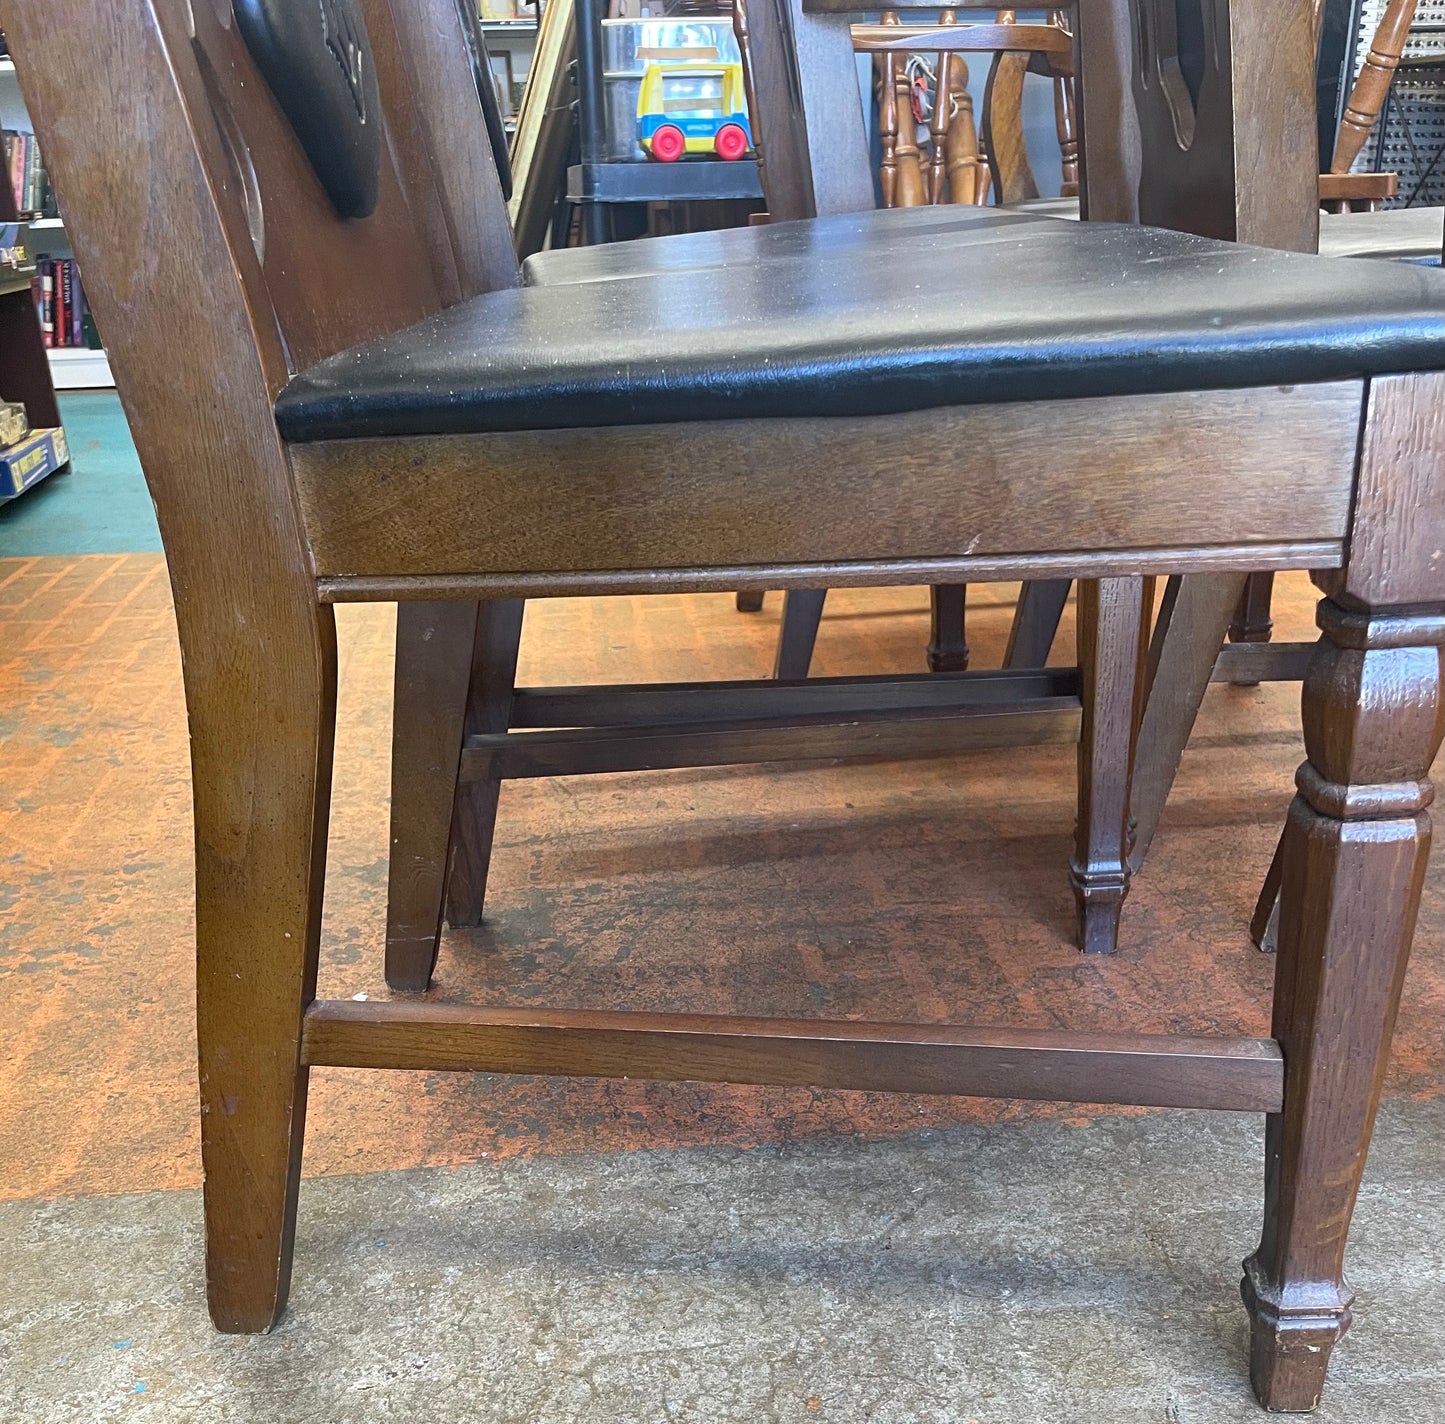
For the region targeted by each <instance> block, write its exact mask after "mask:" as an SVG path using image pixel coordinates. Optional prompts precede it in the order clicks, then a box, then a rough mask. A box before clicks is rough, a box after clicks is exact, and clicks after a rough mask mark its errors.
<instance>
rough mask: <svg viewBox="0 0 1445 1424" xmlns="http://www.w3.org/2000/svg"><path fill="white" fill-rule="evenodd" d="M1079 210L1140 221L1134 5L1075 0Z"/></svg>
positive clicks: (1094, 217)
mask: <svg viewBox="0 0 1445 1424" xmlns="http://www.w3.org/2000/svg"><path fill="white" fill-rule="evenodd" d="M1075 14H1076V16H1077V23H1076V24H1075V25H1074V56H1075V67H1076V71H1077V82H1078V98H1079V104H1078V112H1077V115H1076V120H1077V125H1078V134H1079V162H1080V168H1081V174H1082V176H1081V181H1080V187H1079V210H1080V213H1081V214H1082V216H1083V217H1084V218H1085V219H1088V220H1090V221H1093V222H1123V223H1137V222H1138V221H1139V174H1140V170H1141V168H1142V166H1143V161H1144V157H1143V151H1142V145H1141V142H1140V136H1139V114H1138V109H1137V106H1136V103H1135V98H1134V36H1133V25H1132V17H1131V7H1130V6H1129V5H1122V4H1118V3H1116V0H1077V3H1076V6H1075Z"/></svg>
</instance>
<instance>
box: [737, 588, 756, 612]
mask: <svg viewBox="0 0 1445 1424" xmlns="http://www.w3.org/2000/svg"><path fill="white" fill-rule="evenodd" d="M733 598H734V602H735V603H736V604H737V610H738V612H739V613H761V612H762V610H763V591H762V589H760V588H744V589H739V590H738V592H737V593H736V594H734V595H733Z"/></svg>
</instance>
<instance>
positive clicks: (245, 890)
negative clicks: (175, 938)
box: [177, 594, 336, 1333]
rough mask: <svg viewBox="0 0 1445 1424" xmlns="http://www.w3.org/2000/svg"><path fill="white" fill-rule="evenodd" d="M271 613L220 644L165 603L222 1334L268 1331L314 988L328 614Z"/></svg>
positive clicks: (278, 1291) (281, 1259) (279, 1304)
mask: <svg viewBox="0 0 1445 1424" xmlns="http://www.w3.org/2000/svg"><path fill="white" fill-rule="evenodd" d="M212 598H213V600H214V601H215V602H217V603H219V602H221V601H222V600H221V596H220V594H214V595H212ZM278 601H279V600H278ZM258 602H259V600H258ZM273 611H274V610H273V609H272V610H268V609H266V608H265V607H264V606H263V607H261V608H260V612H259V613H258V615H257V618H256V619H255V620H254V621H253V622H251V623H250V624H248V625H247V626H246V628H245V632H246V635H247V636H246V638H245V639H244V640H238V639H234V638H232V639H230V640H227V639H226V638H225V637H224V636H214V635H215V634H216V633H217V632H218V630H217V629H214V628H212V629H210V630H209V632H210V633H211V634H212V636H211V637H206V636H203V631H204V630H202V629H201V628H188V624H189V623H190V622H191V621H192V618H191V615H190V614H188V612H187V610H186V608H185V606H184V600H178V601H177V615H178V621H179V623H180V625H181V646H182V648H183V650H184V651H185V653H186V656H185V659H184V664H185V671H186V703H187V710H188V713H189V717H190V731H191V756H192V769H193V788H194V789H193V795H194V799H195V824H196V1035H197V1042H198V1048H199V1066H200V1086H201V1156H202V1161H203V1164H204V1169H205V1219H206V1280H207V1292H208V1296H209V1300H210V1310H211V1318H212V1320H213V1321H215V1324H216V1328H217V1329H219V1330H223V1331H226V1332H228V1333H252V1332H256V1331H263V1330H268V1329H270V1327H271V1326H272V1325H273V1324H274V1323H275V1321H276V1320H277V1318H278V1317H279V1316H280V1314H281V1312H282V1310H283V1309H284V1307H285V1304H286V1294H287V1289H288V1286H289V1284H290V1277H291V1246H292V1239H293V1235H294V1231H295V1222H296V1193H297V1184H298V1182H299V1179H300V1171H301V1138H302V1132H303V1130H304V1125H305V1120H306V1083H307V1070H306V1068H305V1066H304V1065H303V1064H302V1058H301V1031H302V1021H303V1016H304V1014H305V1011H306V1007H307V1005H308V1004H309V1003H310V1002H311V1000H312V999H313V997H314V996H315V991H316V959H317V950H318V946H319V942H320V935H321V895H322V883H323V880H324V877H325V867H326V827H327V815H328V807H329V803H330V795H331V758H332V743H333V735H334V730H335V712H336V645H335V628H334V624H333V622H332V617H331V610H330V609H329V608H325V609H314V608H307V609H306V610H305V618H304V621H302V620H292V619H290V618H285V619H275V618H273V619H272V620H271V621H270V622H268V623H267V624H266V626H265V627H264V629H262V628H261V627H258V626H257V624H258V623H259V622H261V621H262V618H264V617H265V616H266V615H267V614H268V613H271V612H273ZM227 615H228V616H230V609H229V607H228V609H227ZM205 616H206V615H205V613H204V611H201V612H200V613H199V614H198V615H196V619H195V621H197V622H200V621H202V620H203V619H204V618H205ZM312 620H314V621H312ZM263 632H264V636H263Z"/></svg>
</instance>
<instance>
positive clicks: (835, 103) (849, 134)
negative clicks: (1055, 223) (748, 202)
mask: <svg viewBox="0 0 1445 1424" xmlns="http://www.w3.org/2000/svg"><path fill="white" fill-rule="evenodd" d="M851 8H852V9H853V10H854V11H855V12H857V13H859V14H861V13H864V12H865V10H866V6H865V5H862V4H860V5H856V6H852V7H851ZM923 8H925V7H924V6H922V5H921V4H909V3H908V0H904V3H902V4H896V5H894V6H892V7H889V8H888V9H886V10H884V11H883V12H882V14H883V23H882V24H877V25H853V24H851V20H852V19H853V18H854V15H852V14H850V13H848V10H849V6H848V4H847V0H824V3H823V4H821V5H820V6H819V8H818V9H817V10H816V11H815V10H814V9H813V8H812V7H811V6H810V5H808V4H807V3H805V0H735V3H734V22H735V25H736V27H737V29H738V38H739V42H740V45H741V47H742V49H743V53H744V64H745V71H746V73H747V75H748V81H749V97H750V103H751V107H752V111H753V128H754V141H755V144H756V146H757V149H758V154H759V161H760V163H761V165H762V177H763V191H764V193H765V195H766V198H767V204H768V212H769V214H770V215H771V217H772V218H773V220H774V221H787V220H789V219H793V218H801V217H814V216H819V215H822V214H826V213H837V212H858V211H863V210H866V209H867V208H871V207H872V206H873V205H874V185H873V174H872V170H871V161H870V150H869V145H868V139H867V132H866V125H865V123H864V119H863V109H862V98H861V95H860V92H859V86H858V82H857V67H856V64H855V60H854V56H855V53H868V54H873V55H875V56H876V57H877V61H876V69H877V82H878V84H879V86H880V91H879V98H880V104H879V107H880V129H881V131H882V139H883V170H882V173H881V187H882V192H883V203H884V206H885V207H892V206H895V205H897V206H900V207H908V206H912V205H913V204H914V203H917V202H944V201H950V200H953V201H960V200H962V201H979V202H981V201H983V200H984V197H985V193H986V188H987V182H988V179H989V177H990V173H991V170H990V165H989V160H988V158H987V156H986V154H985V152H984V151H983V149H984V145H970V144H969V143H968V142H967V140H968V136H969V135H970V134H971V133H972V128H973V115H972V105H971V101H970V102H969V105H968V108H967V110H963V109H962V104H963V100H964V98H965V95H966V84H967V69H966V63H965V61H964V59H963V56H964V55H965V54H977V55H988V56H990V57H991V59H992V63H991V65H990V67H989V70H988V80H987V84H986V86H985V91H984V99H983V105H982V111H983V115H984V119H985V122H984V130H985V134H986V135H987V136H989V137H994V138H995V141H996V143H997V145H998V148H999V152H998V153H997V154H996V155H995V156H994V164H993V171H992V176H993V178H994V180H995V182H996V185H997V187H998V189H999V191H1000V195H1001V197H1002V198H1003V200H1004V201H1008V202H1014V201H1019V200H1021V199H1023V198H1026V197H1035V196H1037V191H1038V190H1037V187H1036V186H1035V184H1034V179H1033V174H1032V171H1031V170H1030V168H1029V164H1028V157H1027V153H1026V151H1025V149H1024V144H1023V130H1022V123H1021V119H1020V112H1021V99H1022V91H1023V79H1024V73H1025V71H1026V70H1027V69H1029V68H1030V67H1031V66H1032V67H1034V68H1037V69H1039V70H1040V71H1041V72H1044V70H1045V69H1046V68H1047V72H1051V73H1054V74H1056V75H1057V76H1058V78H1059V81H1060V83H1061V84H1067V82H1068V81H1067V78H1066V77H1065V76H1066V75H1067V73H1068V72H1069V71H1070V70H1071V69H1072V51H1071V44H1070V40H1069V35H1068V32H1067V29H1066V28H1065V27H1064V23H1063V21H1064V12H1059V11H1054V12H1051V13H1050V16H1049V18H1048V21H1047V23H1044V24H1038V23H1030V24H1020V23H1018V21H1017V20H1016V18H1015V14H1014V12H1013V11H1011V10H998V6H997V4H996V3H995V0H961V3H960V4H958V5H956V6H954V7H951V8H949V9H945V10H944V11H943V12H942V17H941V20H942V22H941V23H935V22H934V17H935V16H938V15H939V8H938V7H937V6H936V5H935V6H932V7H931V14H929V15H927V16H919V17H918V18H919V20H921V21H924V23H914V22H913V21H912V20H905V21H902V22H901V23H900V14H906V13H907V12H908V11H909V10H913V11H915V12H916V11H918V10H919V9H923ZM985 9H986V10H988V11H989V12H997V13H996V14H994V13H990V14H989V15H987V16H980V15H977V14H973V15H970V16H969V19H968V22H967V23H962V22H960V21H959V19H958V12H959V11H960V10H962V11H970V10H971V11H975V12H976V11H978V10H985ZM874 13H877V11H875V12H874ZM980 21H982V23H980ZM930 52H932V53H937V54H938V59H939V64H938V70H939V80H940V84H939V91H940V92H941V93H943V94H945V95H946V94H949V93H950V92H952V94H953V95H954V96H956V98H957V99H958V101H959V103H960V109H961V112H962V115H963V126H962V129H961V130H960V131H957V132H955V133H954V135H953V139H954V143H953V145H952V148H953V153H952V154H951V155H950V157H951V160H952V165H953V172H954V180H955V181H954V182H953V183H952V184H949V183H948V182H947V181H946V179H945V173H946V170H947V166H948V165H947V162H946V161H945V160H944V157H943V153H942V149H943V147H944V145H945V144H947V142H948V138H949V133H948V130H949V127H950V124H949V118H950V115H949V114H948V112H947V111H946V110H945V111H944V112H943V113H939V112H938V111H935V118H934V123H933V124H932V125H931V128H932V133H933V146H934V152H933V154H932V162H931V163H930V165H929V168H930V171H929V172H927V173H924V171H923V169H922V167H921V165H920V162H919V155H918V153H917V146H916V144H915V143H914V142H913V139H912V134H911V130H910V128H909V126H908V124H907V120H906V109H905V105H906V103H907V99H906V97H905V84H906V75H905V65H904V61H905V59H906V57H907V55H908V54H910V53H920V54H923V53H930ZM950 57H951V58H950ZM1041 61H1042V63H1041ZM1056 102H1057V107H1058V113H1057V120H1058V127H1059V135H1060V144H1061V149H1062V150H1063V152H1064V162H1065V174H1064V180H1065V184H1066V185H1067V184H1069V183H1070V182H1073V181H1077V169H1076V163H1073V162H1072V161H1071V159H1072V155H1071V153H1070V150H1071V148H1072V146H1073V123H1074V121H1073V106H1072V102H1071V96H1070V95H1068V94H1063V93H1061V94H1059V95H1058V96H1057V101H1056ZM995 116H997V117H998V120H999V122H998V123H997V125H996V126H995V125H994V124H993V123H992V122H991V120H992V119H993V118H994V117H995ZM900 120H901V121H900ZM995 129H996V132H995ZM961 140H962V141H963V142H960V141H961ZM970 166H973V168H974V172H973V173H971V174H970V173H968V172H967V170H968V169H969V167H970ZM964 192H968V193H969V195H970V196H968V197H966V198H965V197H963V194H964Z"/></svg>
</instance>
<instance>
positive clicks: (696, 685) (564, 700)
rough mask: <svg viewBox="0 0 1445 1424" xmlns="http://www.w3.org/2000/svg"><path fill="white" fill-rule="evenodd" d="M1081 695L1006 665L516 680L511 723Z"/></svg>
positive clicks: (1073, 677) (1073, 676)
mask: <svg viewBox="0 0 1445 1424" xmlns="http://www.w3.org/2000/svg"><path fill="white" fill-rule="evenodd" d="M1078 694H1079V674H1078V669H1077V668H1040V669H1038V670H1037V671H1033V670H1027V669H1022V670H1010V669H1007V668H999V669H994V668H989V669H984V670H982V671H978V672H970V673H959V674H952V675H949V676H946V677H932V676H929V675H928V674H926V673H916V674H912V675H908V676H903V677H894V676H883V677H815V678H810V679H808V680H807V681H805V682H802V683H799V684H795V685H789V684H786V683H780V682H777V681H773V680H767V681H748V682H648V683H623V684H621V685H618V686H609V685H606V684H591V685H588V686H584V687H541V688H532V687H520V688H518V689H517V690H516V692H515V693H514V695H513V697H512V717H511V725H512V727H513V728H514V729H516V728H521V727H582V726H587V727H646V726H655V725H656V724H658V723H659V722H675V721H685V720H687V719H688V718H697V717H702V716H713V717H739V718H758V717H798V716H802V715H805V714H807V713H813V714H815V715H816V714H836V713H845V712H846V713H858V712H878V711H888V712H898V713H901V712H906V711H908V710H909V709H913V708H922V707H960V706H964V705H967V704H969V703H972V704H974V705H983V704H985V703H990V702H992V703H999V702H1020V701H1026V700H1028V699H1030V698H1036V697H1073V698H1077V697H1078Z"/></svg>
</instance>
